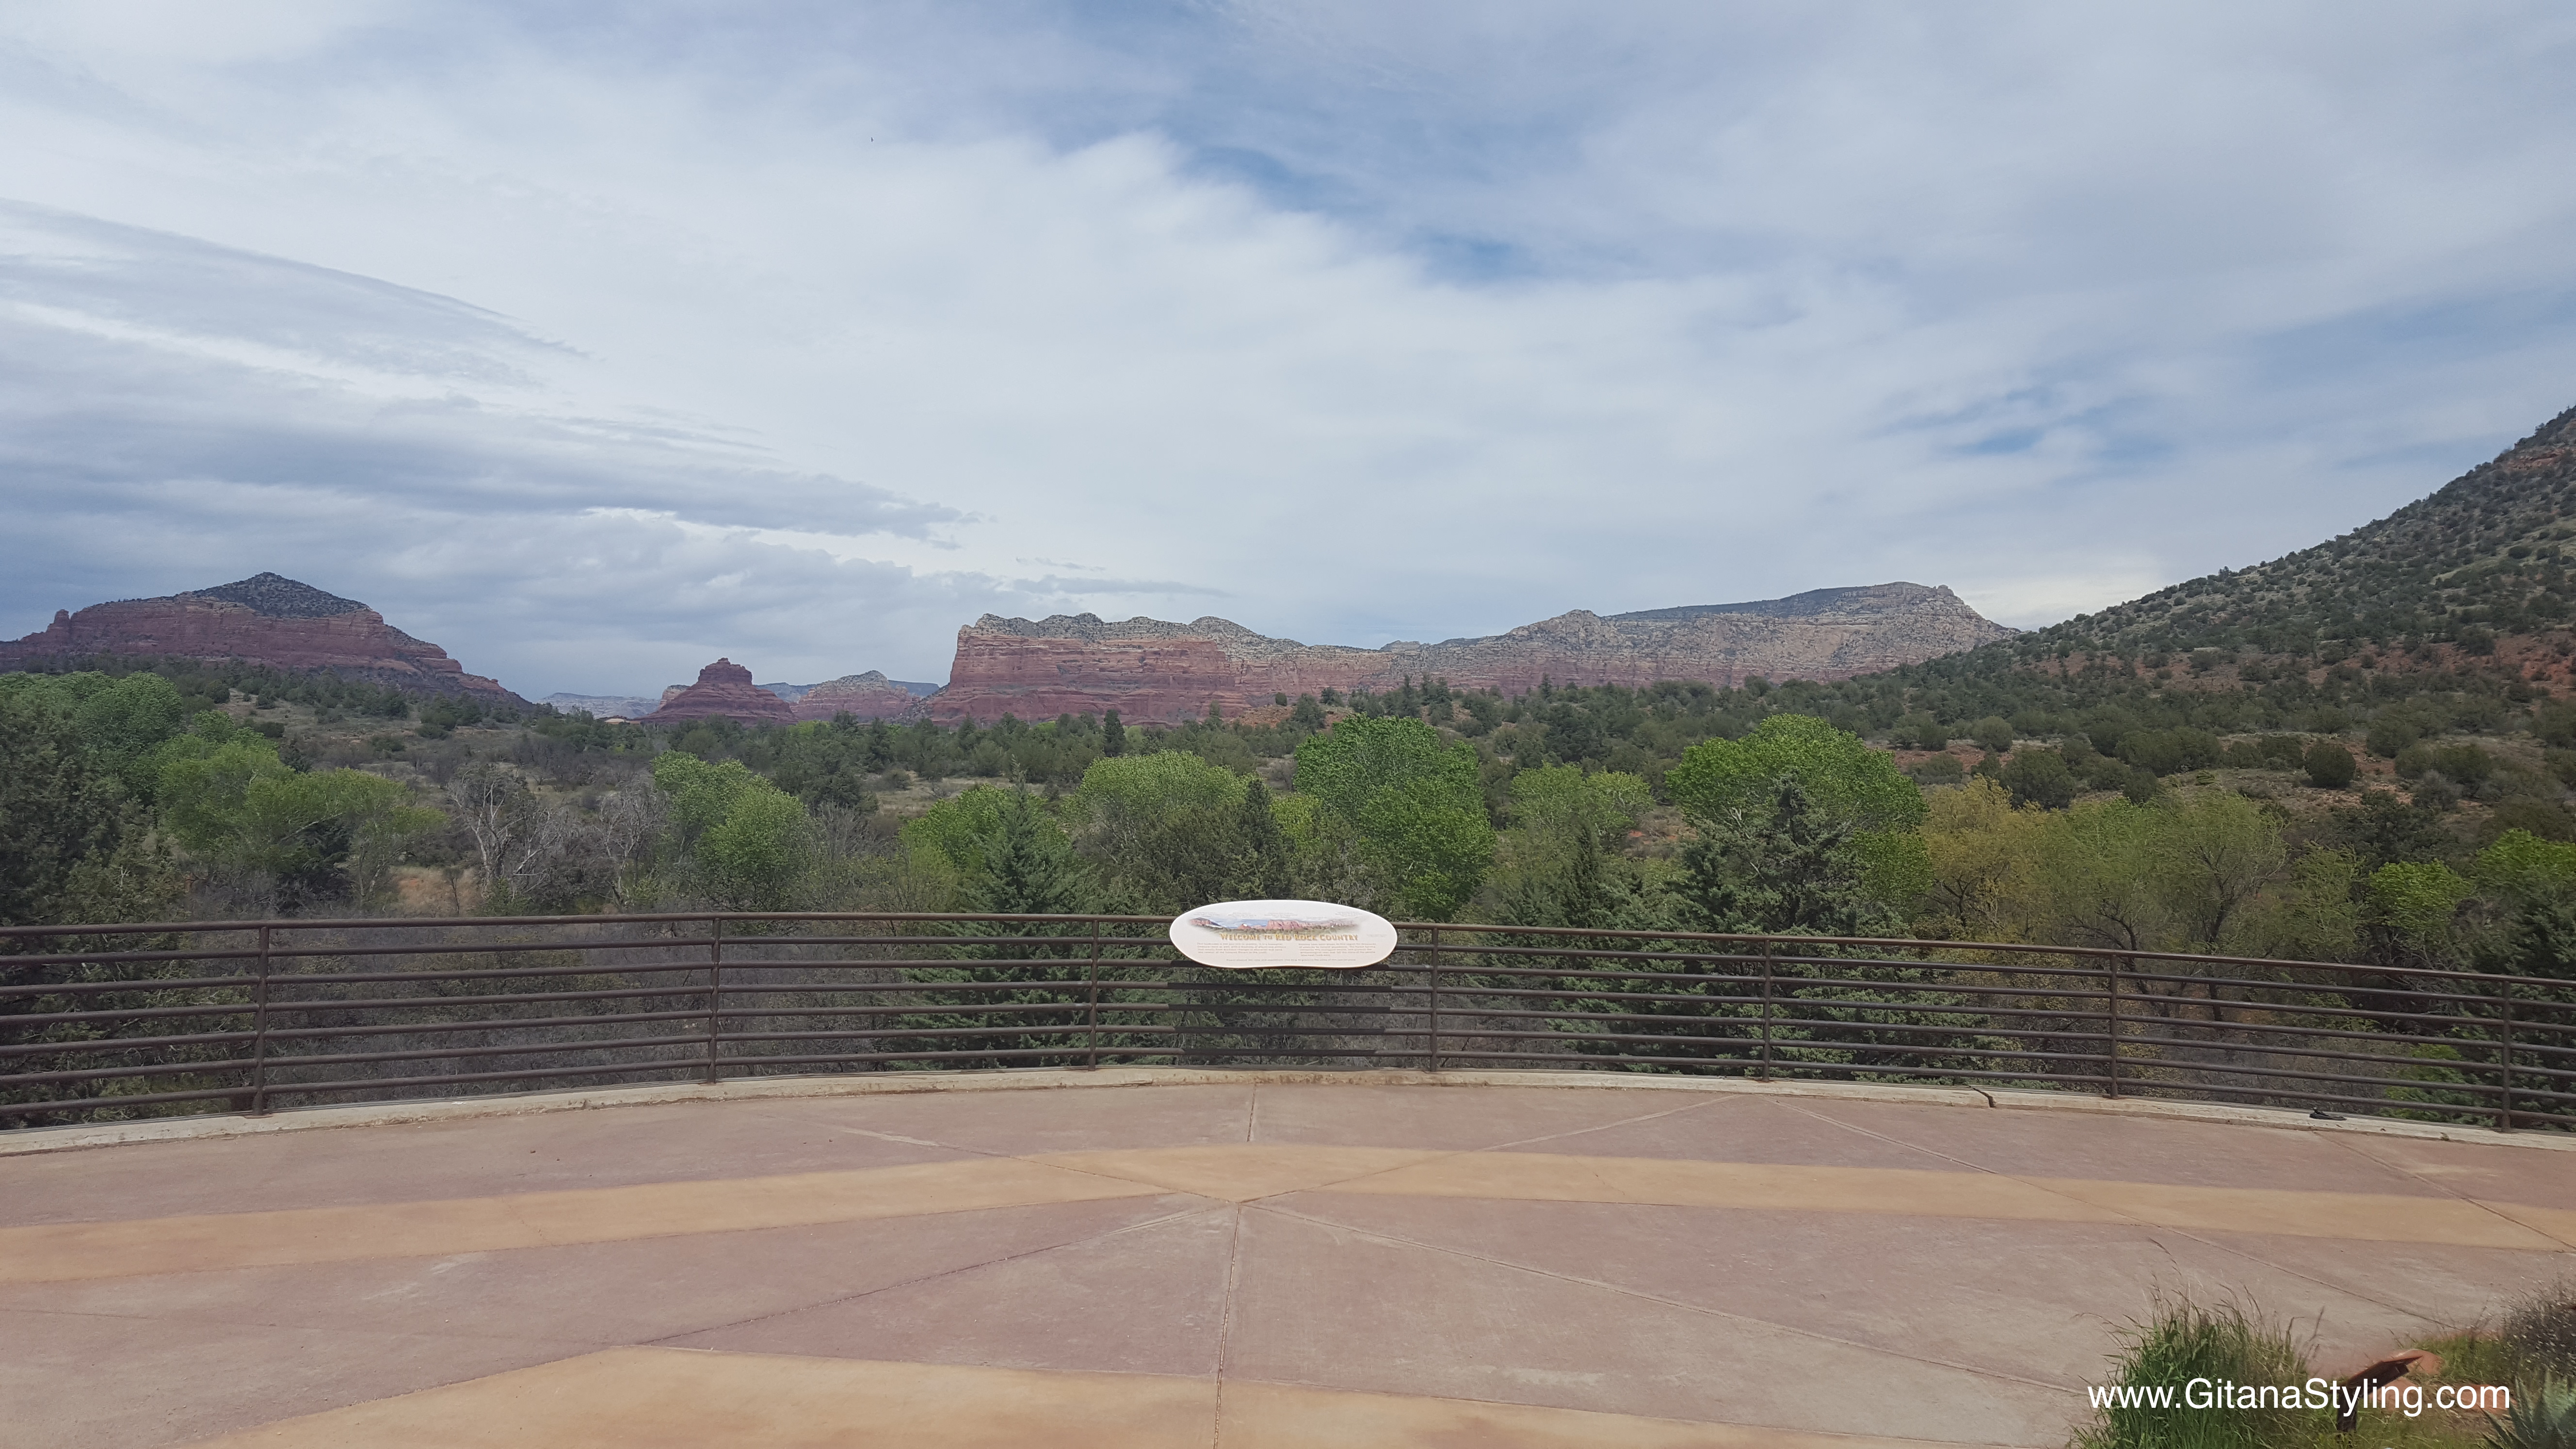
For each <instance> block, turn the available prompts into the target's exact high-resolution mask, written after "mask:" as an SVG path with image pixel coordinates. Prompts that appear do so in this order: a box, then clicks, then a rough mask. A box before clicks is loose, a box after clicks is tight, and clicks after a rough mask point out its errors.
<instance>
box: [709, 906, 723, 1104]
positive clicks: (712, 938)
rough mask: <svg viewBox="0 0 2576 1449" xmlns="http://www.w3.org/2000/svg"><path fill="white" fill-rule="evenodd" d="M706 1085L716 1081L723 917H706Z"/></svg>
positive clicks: (721, 983) (721, 987)
mask: <svg viewBox="0 0 2576 1449" xmlns="http://www.w3.org/2000/svg"><path fill="white" fill-rule="evenodd" d="M707 933H708V934H707V1085H708V1086H711V1087H712V1086H714V1085H715V1083H716V1020H717V1013H718V1012H719V1011H720V1010H721V1006H720V1003H721V1002H722V1001H723V1000H724V917H722V916H709V917H707Z"/></svg>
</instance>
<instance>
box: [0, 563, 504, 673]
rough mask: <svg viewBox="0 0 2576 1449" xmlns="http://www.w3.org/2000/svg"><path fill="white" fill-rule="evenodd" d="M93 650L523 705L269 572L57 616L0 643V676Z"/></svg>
mask: <svg viewBox="0 0 2576 1449" xmlns="http://www.w3.org/2000/svg"><path fill="white" fill-rule="evenodd" d="M101 654H123V655H144V656H152V657H158V658H170V659H204V660H210V661H211V660H226V659H239V660H242V661H244V662H245V663H250V664H261V665H266V666H268V667H269V668H272V669H294V670H307V669H317V670H328V671H329V672H331V673H333V674H336V675H338V676H340V677H342V678H344V679H355V680H362V681H365V682H367V683H370V684H376V685H381V686H383V687H386V688H389V689H397V690H400V691H402V692H403V693H406V694H432V695H462V696H470V697H473V698H478V699H482V700H485V701H487V702H492V703H507V704H525V703H527V701H525V700H523V699H520V698H519V697H518V696H517V695H515V694H512V693H511V692H510V691H508V690H506V689H503V688H502V687H501V686H500V685H499V684H498V683H496V682H494V681H492V680H490V679H486V678H484V677H483V676H482V675H479V674H468V673H466V672H465V666H463V665H461V664H459V663H457V662H456V661H455V660H453V659H450V658H448V657H447V651H446V650H444V649H441V648H439V647H438V646H437V645H435V644H432V643H429V642H427V641H425V640H420V639H415V638H413V637H412V636H410V635H409V634H406V633H404V632H403V631H401V630H400V629H396V628H394V627H393V626H391V625H389V624H387V623H386V622H385V618H384V615H382V614H379V613H377V612H376V611H375V610H373V609H370V608H368V607H367V606H366V605H364V604H361V603H359V602H357V601H356V600H355V599H343V598H340V597H338V596H336V595H332V594H326V593H324V592H322V591H321V590H320V589H317V588H314V587H312V586H310V585H308V584H300V583H297V582H296V581H295V580H293V579H289V578H281V577H280V576H278V575H276V574H260V575H257V576H255V577H252V578H247V579H243V580H242V581H240V582H239V583H232V584H225V585H223V586H222V587H220V588H213V589H198V590H195V591H194V592H191V593H185V594H172V595H170V596H169V597H167V598H160V599H120V600H118V601H116V602H115V603H109V604H92V605H90V606H89V607H88V608H86V609H83V610H81V611H80V612H79V613H76V614H75V613H72V612H71V611H69V610H57V611H55V614H54V622H53V623H52V624H51V625H50V626H48V627H46V628H45V629H43V630H41V631H39V632H37V633H34V634H30V635H28V636H26V637H25V638H23V639H20V640H17V641H16V642H14V643H6V644H0V670H8V669H16V668H20V667H22V666H24V665H27V664H31V663H34V662H36V661H38V660H78V659H83V658H88V657H91V656H95V655H101Z"/></svg>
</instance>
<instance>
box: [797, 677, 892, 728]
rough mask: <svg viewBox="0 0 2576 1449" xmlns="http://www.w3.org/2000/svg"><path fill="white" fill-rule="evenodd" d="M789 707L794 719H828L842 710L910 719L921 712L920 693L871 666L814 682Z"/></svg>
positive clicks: (860, 715) (872, 716)
mask: <svg viewBox="0 0 2576 1449" xmlns="http://www.w3.org/2000/svg"><path fill="white" fill-rule="evenodd" d="M792 708H793V709H794V711H795V714H796V717H797V718H798V719H820V720H828V719H830V718H832V717H833V716H834V715H837V714H840V713H843V712H844V711H846V712H848V713H850V714H852V715H855V716H857V717H858V718H860V719H912V718H915V717H917V716H919V715H920V713H921V696H919V695H917V694H914V693H913V692H912V691H911V690H909V689H906V688H904V687H903V686H902V685H900V684H897V683H895V682H894V681H893V680H891V679H888V678H886V677H885V675H884V673H883V672H882V671H879V670H874V669H871V670H869V671H868V672H867V673H865V674H846V675H843V676H842V677H840V678H839V679H831V680H826V681H824V682H823V683H821V684H818V685H815V686H814V687H813V688H811V689H809V690H806V691H805V692H804V693H803V694H801V695H798V696H797V697H796V700H795V702H794V704H793V706H792Z"/></svg>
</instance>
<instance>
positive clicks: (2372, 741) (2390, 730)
mask: <svg viewBox="0 0 2576 1449" xmlns="http://www.w3.org/2000/svg"><path fill="white" fill-rule="evenodd" d="M2423 737H2424V736H2423V734H2422V732H2421V731H2419V730H2417V729H2416V728H2415V726H2413V725H2411V724H2408V723H2407V722H2406V721H2404V720H2402V719H2394V718H2390V717H2389V716H2386V715H2382V716H2381V717H2379V718H2378V719H2375V720H2372V721H2371V722H2370V734H2369V737H2368V738H2367V739H2366V740H2364V742H2363V744H2364V746H2365V748H2367V749H2368V750H2369V751H2370V752H2371V753H2372V754H2374V755H2377V756H2378V757H2380V758H2381V759H2383V760H2393V759H2396V758H2397V757H2398V756H2399V755H2400V754H2402V753H2404V751H2405V750H2406V748H2407V747H2408V746H2409V745H2412V744H2414V743H2415V742H2416V741H2417V740H2420V739H2422V738H2423Z"/></svg>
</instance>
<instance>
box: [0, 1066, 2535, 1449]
mask: <svg viewBox="0 0 2576 1449" xmlns="http://www.w3.org/2000/svg"><path fill="white" fill-rule="evenodd" d="M2043 1096H2044V1094H2037V1093H1994V1094H1991V1095H1989V1094H1986V1093H1982V1092H1978V1091H1973V1090H1965V1089H1943V1088H1893V1087H1889V1088H1871V1087H1834V1086H1827V1085H1815V1086H1786V1085H1762V1084H1753V1083H1747V1082H1741V1081H1715V1080H1708V1079H1682V1078H1669V1077H1666V1078H1640V1077H1634V1076H1621V1075H1616V1074H1610V1073H1567V1074H1553V1073H1545V1074H1543V1073H1509V1074H1503V1073H1445V1074H1443V1075H1442V1076H1441V1077H1440V1078H1438V1079H1425V1078H1421V1077H1416V1076H1412V1075H1409V1074H1382V1073H1348V1074H1339V1073H1336V1074H1323V1073H1276V1072H1179V1071H1167V1070H1148V1069H1132V1070H1104V1071H1100V1072H1012V1073H995V1074H975V1075H965V1074H959V1075H951V1076H941V1077H933V1076H931V1075H930V1074H881V1075H872V1076H867V1077H830V1078H814V1079H783V1078H771V1079H762V1080H759V1081H751V1082H739V1083H728V1084H726V1085H724V1086H722V1087H717V1088H691V1087H675V1088H651V1089H636V1090H630V1091H612V1092H598V1093H585V1094H566V1095H561V1096H548V1097H520V1098H492V1099H476V1100H466V1101H447V1102H439V1103H415V1104H393V1105H386V1106H378V1107H362V1108H337V1109H326V1110H317V1111H310V1112H291V1113H280V1114H278V1115H276V1116H273V1117H267V1118H259V1119H244V1118H190V1119H165V1120H160V1121H152V1122H143V1123H135V1124H125V1125H119V1126H111V1127H101V1128H56V1129H45V1130H41V1131H33V1132H17V1133H10V1134H6V1135H5V1136H0V1339H5V1341H6V1343H7V1345H8V1349H7V1352H6V1353H5V1354H0V1404H5V1405H6V1406H7V1411H6V1412H5V1413H0V1446H6V1449H19V1446H26V1449H35V1446H44V1449H71V1446H101V1449H104V1446H119V1449H133V1446H159V1445H193V1444H219V1445H222V1446H225V1449H251V1446H274V1449H502V1446H510V1449H535V1446H548V1449H552V1446H564V1449H612V1446H614V1449H660V1446H673V1449H678V1446H689V1449H702V1446H714V1445H724V1446H770V1445H778V1446H798V1449H807V1446H812V1449H821V1446H827V1445H830V1446H844V1445H876V1444H884V1445H902V1446H921V1449H945V1446H970V1445H971V1446H1005V1445H1007V1446H1015V1449H1016V1446H1030V1445H1046V1446H1068V1449H1092V1446H1097V1449H1165V1446H1170V1449H1180V1446H1193V1449H1208V1446H1220V1445H1221V1446H1222V1449H1288V1446H1308V1445H1330V1446H1349V1449H1374V1446H1395V1445H1421V1446H1435V1445H1436V1446H1497V1449H1512V1446H1524V1449H1540V1446H1544V1449H1579V1446H1581V1449H1589V1446H1612V1445H1617V1446H1623V1449H1637V1446H1642V1449H1679V1446H1686V1445H1687V1446H1723V1449H1751V1446H1756V1445H1760V1446H1782V1449H1828V1446H1840V1449H1866V1446H1871V1445H1898V1444H1905V1445H1923V1444H1946V1445H2056V1444H2062V1443H2064V1442H2065V1439H2066V1436H2067V1433H2068V1430H2069V1428H2070V1427H2071V1426H2072V1425H2073V1424H2074V1423H2075V1422H2077V1421H2078V1420H2080V1419H2082V1418H2083V1417H2084V1416H2085V1412H2086V1409H2085V1398H2084V1386H2085V1385H2086V1384H2088V1383H2094V1382H2099V1381H2100V1379H2101V1375H2102V1372H2103V1369H2104V1367H2105V1363H2106V1360H2107V1357H2108V1355H2109V1354H2110V1353H2111V1351H2112V1349H2113V1347H2114V1338H2115V1334H2116V1333H2117V1331H2118V1330H2119V1329H2120V1328H2122V1327H2123V1326H2124V1325H2125V1324H2127V1323H2128V1322H2129V1321H2130V1320H2132V1319H2134V1318H2136V1317H2138V1316H2139V1315H2141V1314H2143V1313H2144V1312H2145V1311H2146V1310H2147V1308H2148V1306H2149V1303H2150V1300H2151V1297H2152V1296H2153V1295H2154V1294H2155V1293H2157V1292H2159V1291H2165V1292H2185V1293H2190V1294H2193V1295H2195V1296H2200V1297H2204V1298H2209V1297H2216V1296H2218V1295H2220V1294H2225V1293H2233V1294H2235V1295H2237V1296H2238V1297H2239V1299H2240V1300H2250V1301H2252V1302H2254V1303H2256V1304H2259V1305H2260V1306H2261V1307H2262V1308H2263V1309H2264V1310H2266V1311H2268V1312H2270V1313H2272V1314H2274V1315H2276V1316H2280V1317H2286V1318H2292V1319H2295V1320H2296V1321H2297V1325H2298V1329H2299V1331H2300V1334H2301V1336H2302V1337H2303V1338H2312V1339H2313V1345H2312V1348H2311V1354H2310V1356H2311V1360H2312V1362H2314V1363H2316V1364H2318V1365H2319V1366H2321V1367H2329V1368H2330V1367H2335V1366H2339V1365H2341V1364H2343V1363H2345V1362H2346V1361H2356V1362H2357V1361H2359V1360H2362V1359H2364V1358H2366V1357H2369V1356H2373V1355H2376V1354H2378V1353H2380V1352H2381V1351H2383V1350H2387V1349H2390V1348H2396V1347H2403V1346H2406V1345H2408V1344H2410V1343H2412V1342H2415V1341H2417V1340H2420V1339H2423V1338H2427V1337H2431V1336H2434V1335H2436V1334H2439V1333H2442V1332H2446V1331H2450V1330H2453V1329H2456V1328H2458V1327H2462V1326H2465V1325H2467V1324H2469V1323H2471V1322H2474V1321H2476V1320H2477V1319H2478V1318H2479V1317H2480V1316H2481V1315H2483V1314H2485V1313H2486V1312H2487V1311H2488V1310H2489V1309H2490V1308H2491V1307H2492V1306H2493V1305H2494V1304H2495V1302H2496V1301H2497V1300H2498V1299H2499V1298H2500V1297H2502V1296H2504V1295H2506V1294H2509V1293H2511V1292H2513V1291H2515V1290H2517V1289H2520V1288H2522V1287H2524V1286H2527V1285H2529V1284H2530V1283H2532V1282H2533V1281H2535V1280H2546V1279H2549V1278H2551V1277H2554V1276H2557V1275H2559V1274H2562V1273H2565V1272H2568V1271H2571V1270H2576V1142H2571V1141H2570V1140H2568V1139H2567V1138H2564V1137H2560V1136H2552V1135H2540V1134H2528V1135H2526V1134H2517V1135H2514V1136H2509V1137H2508V1136H2499V1135H2497V1134H2493V1133H2488V1132H2482V1131H2477V1130H2474V1129H2460V1128H2438V1129H2437V1128H2433V1127H2429V1126H2414V1125H2409V1124H2389V1123H2379V1122H2359V1121H2356V1122H2350V1123H2318V1122H2311V1121H2309V1120H2308V1119H2306V1118H2305V1117H2301V1116H2294V1115H2291V1114H2287V1113H2271V1112H2258V1111H2249V1110H2234V1109H2224V1108H2183V1107H2172V1106H2164V1105H2159V1104H2118V1103H2111V1104H2100V1103H2093V1102H2091V1101H2090V1100H2089V1099H2070V1098H2063V1097H2060V1098H2056V1099H2054V1100H2041V1099H2042V1097H2043ZM595 1108H613V1110H592V1109H595ZM2016 1109H2018V1110H2016ZM325 1129H327V1130H325Z"/></svg>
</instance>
